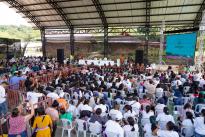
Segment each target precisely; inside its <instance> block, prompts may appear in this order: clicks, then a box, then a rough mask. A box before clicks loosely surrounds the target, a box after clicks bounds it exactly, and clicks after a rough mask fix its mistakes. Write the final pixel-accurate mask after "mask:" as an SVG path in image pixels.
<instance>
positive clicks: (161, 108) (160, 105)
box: [155, 104, 165, 114]
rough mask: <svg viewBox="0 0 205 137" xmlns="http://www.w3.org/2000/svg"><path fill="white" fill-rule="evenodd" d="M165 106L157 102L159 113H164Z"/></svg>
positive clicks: (156, 108)
mask: <svg viewBox="0 0 205 137" xmlns="http://www.w3.org/2000/svg"><path fill="white" fill-rule="evenodd" d="M164 107H165V105H164V104H157V105H156V107H155V110H156V112H157V114H160V113H163V109H164Z"/></svg>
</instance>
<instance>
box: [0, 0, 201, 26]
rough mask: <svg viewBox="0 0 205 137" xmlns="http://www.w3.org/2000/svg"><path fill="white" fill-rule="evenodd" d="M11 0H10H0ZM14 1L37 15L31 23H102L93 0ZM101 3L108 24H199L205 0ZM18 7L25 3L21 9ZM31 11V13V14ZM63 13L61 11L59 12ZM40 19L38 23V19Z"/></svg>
mask: <svg viewBox="0 0 205 137" xmlns="http://www.w3.org/2000/svg"><path fill="white" fill-rule="evenodd" d="M0 1H4V2H8V1H9V0H0ZM10 1H11V0H10ZM13 1H16V2H17V3H18V5H13V3H12V4H11V2H10V3H9V2H8V3H9V4H11V8H15V9H17V10H18V12H19V13H22V14H24V17H25V18H29V19H30V20H31V18H34V19H32V20H31V21H30V23H32V24H35V25H36V24H40V25H38V26H37V27H39V26H40V27H45V28H52V27H54V28H58V27H68V26H71V25H72V26H74V27H88V26H93V27H99V26H103V25H105V24H103V23H102V22H103V19H102V18H103V17H102V16H101V15H102V13H99V10H98V9H97V7H96V5H95V4H94V3H93V1H92V0H55V1H53V0H13ZM98 1H99V3H100V6H101V7H102V9H101V10H102V12H103V14H104V17H105V20H106V22H107V25H108V26H115V27H118V26H123V25H124V26H127V25H130V26H145V25H146V24H147V23H149V24H150V25H160V24H161V22H162V20H165V23H166V24H170V25H177V24H180V25H194V23H195V25H196V24H199V22H200V18H198V17H197V15H198V14H201V8H204V7H205V5H204V4H205V0H150V1H151V6H150V8H146V1H149V0H98ZM18 7H23V9H19V8H18ZM147 10H150V20H149V22H148V21H147V20H146V16H147V15H146V11H147ZM28 13H29V15H30V16H28ZM60 14H61V15H60ZM35 21H36V22H38V23H36V22H35Z"/></svg>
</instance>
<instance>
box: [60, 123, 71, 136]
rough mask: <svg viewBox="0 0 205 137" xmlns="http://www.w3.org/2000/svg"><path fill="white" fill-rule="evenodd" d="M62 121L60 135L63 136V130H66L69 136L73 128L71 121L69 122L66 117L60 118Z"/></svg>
mask: <svg viewBox="0 0 205 137" xmlns="http://www.w3.org/2000/svg"><path fill="white" fill-rule="evenodd" d="M61 122H62V135H61V137H64V132H65V131H67V132H68V137H71V134H70V133H71V131H72V130H73V126H72V123H70V122H69V121H68V120H67V119H61Z"/></svg>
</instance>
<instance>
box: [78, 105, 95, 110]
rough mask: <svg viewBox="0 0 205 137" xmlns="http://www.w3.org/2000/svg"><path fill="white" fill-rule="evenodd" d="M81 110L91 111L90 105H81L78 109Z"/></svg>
mask: <svg viewBox="0 0 205 137" xmlns="http://www.w3.org/2000/svg"><path fill="white" fill-rule="evenodd" d="M83 110H88V111H90V112H92V111H93V109H92V107H91V106H88V105H87V104H85V105H83V106H82V108H81V110H80V111H83Z"/></svg>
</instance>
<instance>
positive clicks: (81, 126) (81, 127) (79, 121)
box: [76, 119, 87, 137]
mask: <svg viewBox="0 0 205 137" xmlns="http://www.w3.org/2000/svg"><path fill="white" fill-rule="evenodd" d="M76 122H77V137H79V132H82V133H83V137H86V131H87V122H86V121H85V120H82V119H76ZM84 127H85V129H84Z"/></svg>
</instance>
